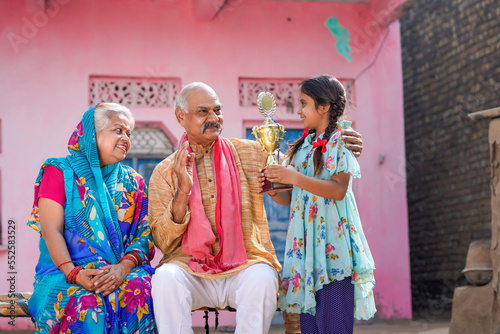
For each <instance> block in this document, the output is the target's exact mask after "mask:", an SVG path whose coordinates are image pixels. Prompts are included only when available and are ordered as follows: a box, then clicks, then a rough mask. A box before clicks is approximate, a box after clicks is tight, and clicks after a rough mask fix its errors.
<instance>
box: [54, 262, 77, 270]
mask: <svg viewBox="0 0 500 334" xmlns="http://www.w3.org/2000/svg"><path fill="white" fill-rule="evenodd" d="M66 263H75V261H72V260H69V261H66V262H63V263H61V264H60V265H58V266H57V269H59V268H61V266H62V265H65V264H66Z"/></svg>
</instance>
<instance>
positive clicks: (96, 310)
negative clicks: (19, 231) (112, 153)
mask: <svg viewBox="0 0 500 334" xmlns="http://www.w3.org/2000/svg"><path fill="white" fill-rule="evenodd" d="M94 109H95V106H94V107H92V108H90V109H89V110H87V111H86V112H85V114H84V115H83V119H82V121H81V122H80V123H79V124H78V126H77V128H76V129H75V131H74V133H73V135H72V136H71V138H70V140H69V143H68V150H69V152H70V155H68V156H66V157H65V158H50V159H48V160H47V161H46V162H45V163H44V165H43V166H42V168H41V169H40V173H39V175H38V177H37V179H36V183H35V203H34V205H33V210H32V212H31V215H30V218H29V220H28V225H29V226H30V227H32V228H33V229H35V230H36V231H37V232H39V233H40V242H39V248H40V257H39V261H38V264H37V266H36V274H35V283H34V293H33V295H32V297H31V298H30V300H29V309H30V313H31V315H32V317H33V318H34V320H35V322H36V327H37V333H156V325H155V321H154V317H153V301H152V299H151V276H152V274H153V273H154V269H153V268H151V266H150V265H149V261H150V260H151V259H152V258H153V256H154V250H155V249H154V246H153V242H152V237H151V230H150V228H149V225H148V222H147V212H148V201H147V191H146V187H145V185H144V182H143V179H142V177H141V176H140V175H139V174H137V173H136V172H135V171H134V170H133V169H132V168H130V167H127V166H122V165H121V164H120V163H115V164H112V165H108V166H105V167H103V168H101V167H100V164H99V158H98V152H97V145H96V133H95V127H94ZM49 165H53V166H55V167H57V168H59V169H60V170H61V171H62V172H63V175H64V188H65V194H66V203H65V205H64V238H65V240H66V246H67V248H68V251H69V253H70V256H71V259H72V260H73V261H74V262H75V266H82V267H84V268H86V269H97V268H100V267H102V266H105V265H110V264H117V263H118V261H119V260H120V258H121V257H122V256H123V255H124V254H125V253H126V252H129V251H135V252H136V253H137V254H139V256H140V257H141V260H142V265H140V266H139V267H137V268H135V269H133V270H132V271H131V272H130V273H129V275H128V276H127V277H126V278H125V280H124V282H123V283H122V285H121V286H120V287H118V288H117V289H116V290H115V291H113V292H112V293H111V294H109V295H107V296H105V297H104V296H103V294H102V293H99V294H96V293H94V292H92V291H88V290H86V289H84V288H82V287H81V286H79V285H74V284H69V283H66V278H65V276H64V274H63V273H62V272H61V271H60V270H58V269H57V267H56V265H55V264H54V263H53V262H52V259H51V257H50V254H49V252H48V249H47V245H46V244H45V241H44V239H43V237H42V235H41V227H40V220H39V216H38V206H37V200H38V191H39V187H40V183H41V182H42V180H43V174H44V170H45V168H46V167H47V166H49Z"/></svg>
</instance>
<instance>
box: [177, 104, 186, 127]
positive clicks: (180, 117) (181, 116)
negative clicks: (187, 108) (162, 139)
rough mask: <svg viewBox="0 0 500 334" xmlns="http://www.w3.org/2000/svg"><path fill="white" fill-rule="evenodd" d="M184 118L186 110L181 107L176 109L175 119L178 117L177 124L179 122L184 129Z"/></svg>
mask: <svg viewBox="0 0 500 334" xmlns="http://www.w3.org/2000/svg"><path fill="white" fill-rule="evenodd" d="M184 116H185V113H184V110H182V109H181V108H179V107H177V108H175V117H177V122H179V124H180V125H181V126H182V127H184Z"/></svg>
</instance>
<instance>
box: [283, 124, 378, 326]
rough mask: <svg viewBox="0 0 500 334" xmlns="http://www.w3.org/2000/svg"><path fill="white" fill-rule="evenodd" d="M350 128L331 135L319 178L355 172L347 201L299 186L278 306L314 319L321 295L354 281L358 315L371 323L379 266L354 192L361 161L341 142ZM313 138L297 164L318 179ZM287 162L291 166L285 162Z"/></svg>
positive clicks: (296, 159) (295, 159)
mask: <svg viewBox="0 0 500 334" xmlns="http://www.w3.org/2000/svg"><path fill="white" fill-rule="evenodd" d="M350 124H351V122H347V121H344V122H340V124H339V125H338V126H337V130H336V132H335V133H334V134H332V136H331V137H330V140H329V141H328V143H327V150H326V152H325V153H323V161H324V166H323V169H322V171H321V173H320V174H319V176H317V177H318V178H320V179H323V180H330V179H331V177H332V175H333V174H335V173H339V172H344V173H349V174H350V175H351V179H350V181H349V187H348V190H347V193H346V195H345V197H344V198H343V199H342V200H340V201H333V200H331V199H327V198H324V197H319V196H316V195H313V194H311V193H310V192H308V191H306V190H303V189H301V188H298V187H296V186H294V187H293V190H292V200H291V207H290V210H291V212H290V223H289V226H288V236H287V241H286V248H285V260H284V266H283V273H282V280H281V286H280V295H279V300H278V307H279V308H280V309H281V310H283V311H287V312H289V313H310V314H313V315H314V314H315V313H316V299H315V294H316V292H317V291H318V290H320V289H321V288H323V286H324V285H326V284H328V283H330V282H332V281H333V280H343V279H344V278H346V277H351V279H352V283H353V284H354V285H355V290H354V299H355V311H354V317H355V318H356V319H369V318H371V317H372V316H373V315H374V314H375V312H376V308H375V302H374V298H373V287H374V286H375V279H374V276H373V270H374V269H375V265H374V262H373V258H372V255H371V253H370V249H369V247H368V243H367V241H366V238H365V235H364V233H363V229H362V226H361V221H360V218H359V212H358V209H357V207H356V201H355V199H354V194H353V192H352V179H353V178H359V177H361V174H360V169H359V165H358V162H357V161H356V158H354V156H353V155H352V152H351V151H350V150H348V149H346V148H345V147H344V142H343V141H342V140H341V139H340V131H341V130H342V128H344V127H349V126H350ZM322 136H323V134H321V135H320V138H321V139H322ZM312 137H313V135H309V136H308V137H307V138H306V139H305V141H304V144H303V145H302V146H301V147H300V148H299V150H298V151H297V153H296V154H295V156H294V157H293V161H291V164H292V165H293V166H295V168H296V169H297V171H299V172H300V173H302V174H304V175H308V176H314V163H313V154H312V153H314V150H312V144H313V143H311V139H312ZM318 149H320V148H318ZM284 163H285V164H287V163H289V162H288V161H286V160H285V162H284Z"/></svg>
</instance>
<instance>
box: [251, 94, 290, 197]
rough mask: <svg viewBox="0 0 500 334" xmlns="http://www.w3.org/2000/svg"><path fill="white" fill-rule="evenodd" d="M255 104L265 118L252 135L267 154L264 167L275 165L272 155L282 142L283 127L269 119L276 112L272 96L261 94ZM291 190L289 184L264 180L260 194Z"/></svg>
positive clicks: (253, 130)
mask: <svg viewBox="0 0 500 334" xmlns="http://www.w3.org/2000/svg"><path fill="white" fill-rule="evenodd" d="M257 104H258V106H259V111H260V113H261V114H262V116H264V117H265V120H264V124H262V125H261V126H254V127H253V129H252V134H253V135H254V136H255V139H257V141H258V142H259V143H260V144H261V145H262V150H263V151H267V153H269V156H268V157H267V164H266V166H270V165H277V164H278V161H277V159H276V157H275V155H274V153H275V152H276V151H279V145H280V142H281V141H282V140H283V135H284V134H285V128H284V127H283V125H280V124H278V123H276V122H275V121H274V120H272V119H271V117H272V116H273V115H274V113H275V112H276V102H275V101H274V96H273V94H271V93H269V92H266V93H264V92H261V93H260V94H259V96H258V97H257ZM292 188H293V187H292V186H291V185H289V184H281V183H273V182H270V181H269V180H267V179H266V180H265V181H264V186H263V187H262V191H261V192H260V193H261V194H265V193H268V192H271V191H272V192H280V191H285V190H290V189H292Z"/></svg>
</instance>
